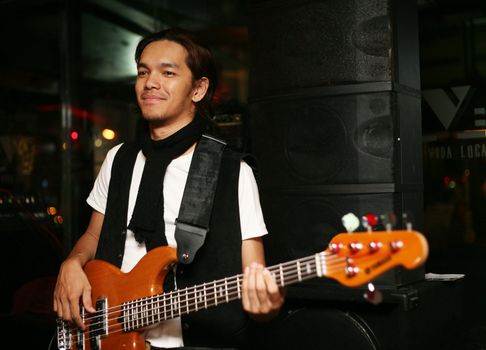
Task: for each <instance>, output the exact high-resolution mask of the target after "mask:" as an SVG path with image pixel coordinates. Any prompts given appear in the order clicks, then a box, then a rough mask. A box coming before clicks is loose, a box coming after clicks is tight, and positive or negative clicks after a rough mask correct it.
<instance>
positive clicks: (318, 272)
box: [314, 254, 322, 277]
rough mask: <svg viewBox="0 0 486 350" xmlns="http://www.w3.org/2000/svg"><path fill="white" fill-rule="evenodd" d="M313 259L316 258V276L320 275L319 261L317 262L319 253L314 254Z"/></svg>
mask: <svg viewBox="0 0 486 350" xmlns="http://www.w3.org/2000/svg"><path fill="white" fill-rule="evenodd" d="M314 259H315V260H316V272H317V276H319V277H322V270H321V263H320V262H319V254H316V255H314Z"/></svg>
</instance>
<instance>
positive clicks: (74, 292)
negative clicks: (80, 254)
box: [54, 257, 96, 329]
mask: <svg viewBox="0 0 486 350" xmlns="http://www.w3.org/2000/svg"><path fill="white" fill-rule="evenodd" d="M80 304H82V305H83V306H84V308H85V310H86V311H87V312H95V311H96V310H95V309H94V308H93V304H92V301H91V284H90V283H89V281H88V278H87V276H86V274H85V273H84V270H83V266H82V264H81V263H80V262H79V260H78V259H76V257H69V258H68V259H66V260H65V261H64V262H63V263H62V265H61V268H60V270H59V275H58V277H57V283H56V288H55V289H54V311H55V312H56V313H57V315H58V316H59V317H60V318H62V319H64V320H66V321H74V322H75V323H76V324H77V325H78V326H79V327H81V328H82V329H84V324H83V321H82V319H81V316H80V312H79V310H80Z"/></svg>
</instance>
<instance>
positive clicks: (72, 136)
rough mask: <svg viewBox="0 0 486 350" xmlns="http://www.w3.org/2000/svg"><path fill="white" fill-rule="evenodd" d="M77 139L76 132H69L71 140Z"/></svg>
mask: <svg viewBox="0 0 486 350" xmlns="http://www.w3.org/2000/svg"><path fill="white" fill-rule="evenodd" d="M78 138H79V134H78V132H77V131H71V140H77V139H78Z"/></svg>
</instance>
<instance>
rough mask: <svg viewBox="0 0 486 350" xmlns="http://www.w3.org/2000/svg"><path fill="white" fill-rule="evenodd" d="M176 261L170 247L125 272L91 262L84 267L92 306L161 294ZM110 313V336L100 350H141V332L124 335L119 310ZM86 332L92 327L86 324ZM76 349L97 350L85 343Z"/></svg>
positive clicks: (102, 341) (142, 260)
mask: <svg viewBox="0 0 486 350" xmlns="http://www.w3.org/2000/svg"><path fill="white" fill-rule="evenodd" d="M176 261H177V256H176V251H175V249H174V248H170V247H159V248H156V249H154V250H152V251H151V252H150V254H146V255H145V256H144V257H143V258H142V259H141V260H140V261H139V263H138V264H137V265H136V266H135V267H134V268H133V269H132V270H131V271H130V272H128V273H123V272H121V271H120V270H119V269H118V268H117V267H116V266H113V265H112V264H110V263H107V262H105V261H102V260H92V261H90V262H89V263H88V264H86V266H85V272H86V275H87V276H88V279H89V281H90V283H91V286H92V293H91V297H92V300H93V303H96V302H97V300H106V303H107V304H106V305H105V307H106V308H107V309H108V310H109V309H110V308H111V307H114V306H118V305H122V304H123V303H126V302H130V301H132V300H136V299H140V298H144V297H147V296H151V295H155V294H160V293H162V292H163V284H164V280H165V277H166V275H167V272H168V271H169V269H170V268H171V266H172V265H173V264H174V263H175V262H176ZM114 310H115V311H113V312H110V314H109V316H108V317H107V319H108V332H109V334H110V336H109V337H101V345H100V347H99V348H100V349H127V350H128V349H130V350H144V349H145V339H144V337H143V335H142V331H143V329H138V330H136V331H130V332H124V331H123V330H122V325H121V324H120V323H119V321H118V320H119V318H120V316H121V309H119V308H116V309H114ZM87 327H88V330H89V329H90V328H92V327H91V326H90V325H89V324H88V325H87ZM73 345H74V346H73V349H76V350H84V349H86V350H97V349H95V348H96V347H97V346H96V345H95V346H91V344H90V342H89V341H86V347H84V348H82V347H81V348H78V347H77V346H76V345H75V344H73Z"/></svg>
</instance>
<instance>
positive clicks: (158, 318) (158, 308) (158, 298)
mask: <svg viewBox="0 0 486 350" xmlns="http://www.w3.org/2000/svg"><path fill="white" fill-rule="evenodd" d="M160 321H161V320H160V294H159V295H158V296H157V322H160Z"/></svg>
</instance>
